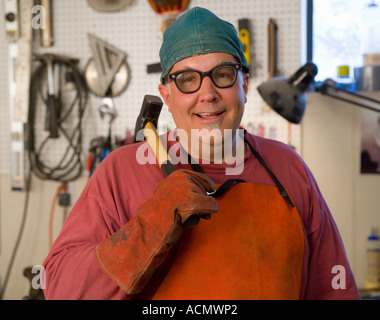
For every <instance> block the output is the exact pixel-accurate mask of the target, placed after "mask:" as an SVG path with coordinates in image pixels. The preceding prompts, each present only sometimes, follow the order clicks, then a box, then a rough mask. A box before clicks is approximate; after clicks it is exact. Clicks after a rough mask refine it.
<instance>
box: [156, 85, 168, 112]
mask: <svg viewBox="0 0 380 320" xmlns="http://www.w3.org/2000/svg"><path fill="white" fill-rule="evenodd" d="M158 90H159V91H160V94H161V97H162V99H164V102H165V104H166V105H167V106H168V110H169V112H170V113H171V109H170V102H169V96H170V92H169V88H168V86H167V85H165V84H159V85H158Z"/></svg>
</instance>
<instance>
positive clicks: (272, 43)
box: [268, 18, 277, 79]
mask: <svg viewBox="0 0 380 320" xmlns="http://www.w3.org/2000/svg"><path fill="white" fill-rule="evenodd" d="M276 73H277V25H276V23H275V21H274V19H272V18H270V19H269V23H268V74H269V79H270V78H273V77H275V76H276Z"/></svg>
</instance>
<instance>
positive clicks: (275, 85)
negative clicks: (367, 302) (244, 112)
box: [257, 62, 380, 124]
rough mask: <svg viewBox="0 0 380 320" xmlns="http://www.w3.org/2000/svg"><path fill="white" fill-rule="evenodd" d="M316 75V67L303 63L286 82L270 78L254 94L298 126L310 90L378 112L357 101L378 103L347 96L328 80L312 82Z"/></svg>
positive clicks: (366, 98)
mask: <svg viewBox="0 0 380 320" xmlns="http://www.w3.org/2000/svg"><path fill="white" fill-rule="evenodd" d="M317 73H318V69H317V66H316V65H315V64H313V63H311V62H307V63H306V64H305V65H304V66H302V67H301V68H300V69H298V70H297V71H296V72H295V73H294V74H293V75H292V76H291V77H290V78H289V79H286V78H284V77H275V78H271V79H269V80H268V81H266V82H263V83H262V84H260V85H259V86H258V87H257V90H258V92H259V94H260V95H261V97H262V98H263V99H264V101H265V102H266V103H267V104H268V105H269V106H270V107H271V108H272V109H273V110H274V111H276V112H277V113H278V114H280V115H281V116H282V117H284V118H285V119H286V120H288V121H289V122H292V123H295V124H298V123H300V122H301V120H302V117H303V114H304V112H305V108H306V96H305V92H306V90H307V89H308V88H309V87H310V88H311V87H312V88H313V89H314V90H315V91H316V92H319V93H321V94H324V95H328V96H329V97H332V98H335V99H338V100H342V101H345V102H349V103H352V104H355V105H357V106H359V107H362V108H366V109H369V110H372V111H377V112H380V109H378V108H375V107H372V106H370V105H366V104H363V103H362V102H361V101H360V100H368V101H371V102H374V103H377V104H379V105H380V101H379V100H376V99H373V98H371V97H368V96H364V95H362V94H358V93H356V92H351V91H348V90H345V89H342V88H339V87H338V86H337V83H336V82H335V81H333V80H331V79H327V80H325V81H323V82H314V77H315V76H316V74H317ZM342 94H344V95H348V96H351V97H355V99H359V101H357V100H355V99H349V98H345V97H344V96H342Z"/></svg>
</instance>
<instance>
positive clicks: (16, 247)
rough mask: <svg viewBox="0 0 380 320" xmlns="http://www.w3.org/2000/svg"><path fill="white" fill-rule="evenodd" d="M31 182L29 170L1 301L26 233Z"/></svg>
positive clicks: (0, 293) (1, 290)
mask: <svg viewBox="0 0 380 320" xmlns="http://www.w3.org/2000/svg"><path fill="white" fill-rule="evenodd" d="M31 180H32V172H31V171H30V170H29V174H28V177H27V182H26V189H25V202H24V212H23V215H22V220H21V225H20V230H19V233H18V236H17V240H16V244H15V246H14V248H13V252H12V256H11V260H10V261H9V265H8V269H7V273H6V274H5V278H4V283H3V285H2V287H1V288H0V300H3V298H4V292H5V290H6V288H7V285H8V281H9V277H10V274H11V271H12V268H13V263H14V260H15V257H16V254H17V251H18V248H19V245H20V242H21V238H22V234H23V233H24V228H25V222H26V217H27V213H28V204H29V194H30V186H31Z"/></svg>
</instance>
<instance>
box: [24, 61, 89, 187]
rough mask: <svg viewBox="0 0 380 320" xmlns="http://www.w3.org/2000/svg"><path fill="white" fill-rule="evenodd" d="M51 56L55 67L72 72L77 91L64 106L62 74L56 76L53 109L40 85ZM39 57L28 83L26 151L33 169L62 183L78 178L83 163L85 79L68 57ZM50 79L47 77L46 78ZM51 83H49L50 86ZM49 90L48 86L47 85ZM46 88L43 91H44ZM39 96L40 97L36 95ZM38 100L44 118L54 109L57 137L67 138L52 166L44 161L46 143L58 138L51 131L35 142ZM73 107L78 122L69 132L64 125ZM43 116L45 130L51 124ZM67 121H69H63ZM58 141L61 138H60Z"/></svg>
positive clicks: (36, 173)
mask: <svg viewBox="0 0 380 320" xmlns="http://www.w3.org/2000/svg"><path fill="white" fill-rule="evenodd" d="M48 59H51V60H50V61H51V64H52V65H53V66H54V67H55V68H59V69H60V70H61V72H63V71H66V74H70V75H71V78H72V79H71V80H72V82H73V84H74V86H75V89H76V94H75V97H74V99H73V100H72V101H71V104H68V106H66V104H65V103H63V99H62V78H61V77H59V83H58V92H57V90H56V92H55V97H53V99H54V102H53V104H55V109H54V108H53V109H52V108H51V103H52V102H51V100H49V98H50V97H51V94H50V93H49V92H48V91H47V90H44V87H43V85H44V84H46V82H45V81H44V79H46V77H47V73H48V71H49V70H48V68H49V60H48ZM39 60H40V61H41V63H40V65H39V67H37V69H36V70H35V71H34V72H33V74H32V77H31V84H30V98H29V114H28V116H29V119H28V120H29V121H28V155H29V161H30V167H31V170H32V172H33V173H34V174H35V175H36V176H37V177H39V178H40V179H43V180H54V181H59V182H63V183H67V182H70V181H73V180H75V179H77V178H78V177H79V176H80V174H81V173H82V170H83V164H82V159H81V151H82V130H81V127H82V118H83V114H84V111H85V107H86V105H87V100H88V90H87V86H86V83H85V80H84V78H83V76H82V74H81V72H80V71H79V70H78V69H77V67H76V65H75V64H74V63H73V61H72V60H71V59H68V58H65V57H61V56H56V55H48V56H47V55H45V56H40V57H39ZM62 70H63V71H62ZM46 81H47V82H49V79H46ZM49 86H50V84H49V83H48V86H47V87H49ZM48 90H49V89H48ZM45 91H47V92H46V93H44V92H45ZM39 98H40V99H39ZM38 100H42V102H43V104H45V106H46V118H47V119H51V113H52V112H55V115H54V116H55V118H56V123H55V124H54V126H55V125H56V127H57V128H56V129H57V131H58V133H59V134H60V138H61V137H63V140H66V142H67V144H66V147H65V149H62V150H64V153H63V155H62V157H61V159H60V160H59V161H58V163H57V164H56V165H55V166H52V165H51V164H49V163H47V162H46V161H44V160H43V159H44V157H45V158H48V157H47V156H46V154H47V153H48V151H49V143H50V144H51V142H53V141H54V140H56V139H57V137H52V135H46V134H45V135H46V137H45V138H44V139H42V141H41V142H40V144H39V146H37V145H36V136H37V132H36V131H37V128H36V125H35V123H36V121H37V116H36V115H37V113H38V110H37V105H38ZM75 107H77V108H76V109H77V110H76V112H77V123H76V126H75V127H74V128H72V130H71V132H69V130H68V128H67V127H66V126H69V125H72V121H71V120H70V116H72V113H73V112H75ZM48 121H49V120H45V122H46V123H45V130H46V129H49V125H50V130H51V129H52V126H53V124H52V123H49V122H48ZM66 122H69V123H66ZM38 133H40V134H39V137H41V136H43V135H44V134H43V132H38ZM59 141H60V142H61V141H62V139H59Z"/></svg>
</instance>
